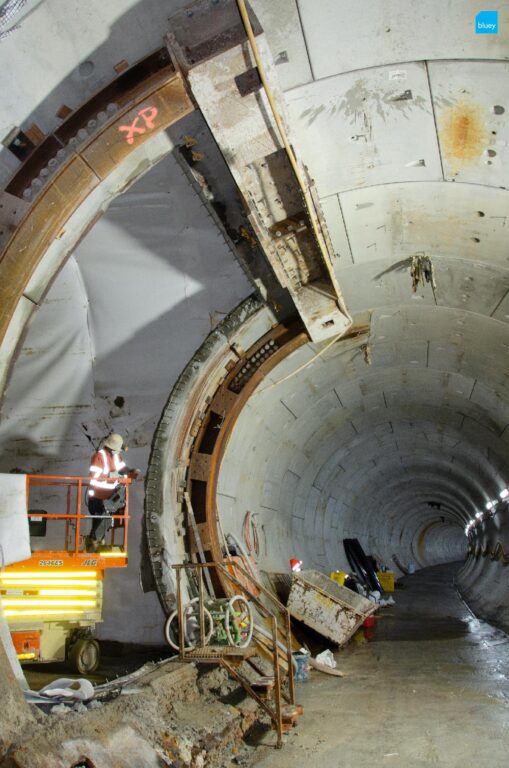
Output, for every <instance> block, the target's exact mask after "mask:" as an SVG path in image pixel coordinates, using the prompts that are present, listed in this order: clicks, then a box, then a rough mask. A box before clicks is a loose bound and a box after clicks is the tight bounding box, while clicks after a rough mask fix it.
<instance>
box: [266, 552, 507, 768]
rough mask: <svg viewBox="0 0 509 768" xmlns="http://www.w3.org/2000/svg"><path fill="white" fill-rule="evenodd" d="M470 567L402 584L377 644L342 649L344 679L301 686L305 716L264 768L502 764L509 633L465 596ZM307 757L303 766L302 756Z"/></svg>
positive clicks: (440, 569) (316, 678)
mask: <svg viewBox="0 0 509 768" xmlns="http://www.w3.org/2000/svg"><path fill="white" fill-rule="evenodd" d="M460 567H461V564H453V565H445V566H436V567H432V568H426V569H424V570H422V571H419V572H418V573H416V574H415V575H412V576H409V577H406V578H404V579H401V580H400V583H401V585H402V587H403V588H402V589H397V590H396V592H395V594H394V597H395V600H396V605H395V606H392V607H390V608H385V609H383V610H381V611H380V612H379V620H378V621H377V626H376V630H375V636H374V639H373V640H372V641H370V642H369V643H367V644H364V645H360V646H359V645H355V644H354V645H350V646H349V647H348V648H347V649H345V650H343V651H340V652H339V653H337V654H336V659H337V662H338V668H339V669H341V670H342V671H344V672H345V674H346V677H344V678H333V677H327V676H325V675H323V674H321V673H319V672H312V673H311V677H310V680H309V682H307V683H301V684H298V696H297V699H298V701H299V702H300V703H302V704H303V705H304V708H305V715H304V717H303V718H302V719H301V721H300V724H299V727H298V728H297V729H295V730H293V731H291V732H290V734H289V735H288V736H287V737H286V743H285V747H284V749H283V750H282V751H281V752H280V753H278V754H277V755H276V754H275V753H274V751H273V749H270V750H269V747H268V744H269V739H267V746H263V745H260V749H259V750H257V757H258V759H257V760H256V761H255V765H256V766H258V767H259V768H272V767H273V766H275V765H277V766H278V768H290V766H291V768H295V766H296V765H319V766H320V768H360V767H361V766H377V767H378V766H387V768H409V766H412V768H421V767H422V768H424V766H444V768H445V767H446V766H447V768H449V767H450V768H459V767H460V766H461V768H473V766H482V767H483V768H498V767H499V766H500V768H502V766H504V768H505V766H507V764H508V759H509V636H508V635H506V634H505V633H504V632H502V631H501V630H498V629H495V628H493V627H491V626H490V625H488V624H486V623H484V622H481V621H478V620H477V619H475V618H474V617H473V615H472V614H471V613H470V611H469V610H468V608H467V607H466V605H465V604H464V603H463V602H462V600H461V599H460V597H459V595H458V593H457V592H456V590H455V587H454V583H453V582H454V576H455V574H456V572H457V571H458V569H459V568H460ZM297 761H298V762H297Z"/></svg>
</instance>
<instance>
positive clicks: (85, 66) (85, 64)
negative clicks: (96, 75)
mask: <svg viewBox="0 0 509 768" xmlns="http://www.w3.org/2000/svg"><path fill="white" fill-rule="evenodd" d="M94 69H95V66H94V62H93V61H82V62H81V64H80V65H79V68H78V72H79V73H80V75H81V77H90V75H91V74H92V72H93V71H94Z"/></svg>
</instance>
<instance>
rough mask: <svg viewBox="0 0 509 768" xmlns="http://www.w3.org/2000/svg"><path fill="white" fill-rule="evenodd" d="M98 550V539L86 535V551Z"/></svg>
mask: <svg viewBox="0 0 509 768" xmlns="http://www.w3.org/2000/svg"><path fill="white" fill-rule="evenodd" d="M96 550H97V539H95V538H94V537H93V536H85V551H86V552H95V551H96Z"/></svg>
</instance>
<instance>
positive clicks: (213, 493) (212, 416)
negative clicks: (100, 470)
mask: <svg viewBox="0 0 509 768" xmlns="http://www.w3.org/2000/svg"><path fill="white" fill-rule="evenodd" d="M308 341H309V337H308V335H307V333H305V331H304V329H303V328H302V326H301V325H300V323H298V324H294V325H292V326H290V327H286V326H284V325H279V326H276V327H275V328H273V329H272V330H271V331H269V332H268V333H267V334H265V335H264V336H263V337H262V338H261V339H259V340H258V341H257V342H256V343H255V344H254V345H253V346H252V347H251V348H250V349H249V350H248V351H247V352H245V353H244V354H243V355H242V357H241V358H240V359H239V360H238V362H237V363H236V365H234V366H233V367H230V370H229V372H228V374H227V376H226V378H225V379H224V381H223V382H222V384H221V385H220V386H219V387H218V389H217V390H216V393H215V394H214V396H213V397H212V399H211V401H210V404H209V406H208V409H207V412H206V414H205V415H204V418H203V420H202V423H201V427H200V430H199V432H198V434H197V437H196V440H195V442H194V444H193V448H192V450H191V455H190V468H189V473H188V477H187V485H188V488H189V492H190V496H191V499H192V503H193V507H194V509H195V514H196V518H197V521H198V522H199V523H206V525H207V527H208V536H206V541H207V542H208V550H209V554H208V557H207V559H210V560H213V561H215V562H221V561H222V559H223V556H222V549H221V541H220V537H219V532H218V528H217V498H216V497H217V483H218V478H219V470H220V467H221V461H222V459H223V456H224V453H225V450H226V447H227V445H228V441H229V439H230V435H231V433H232V431H233V429H234V427H235V424H236V422H237V419H238V417H239V415H240V413H241V412H242V409H243V408H244V406H245V404H246V402H247V400H248V399H249V397H250V396H251V395H252V393H253V392H254V390H255V389H256V387H258V385H259V384H260V383H261V382H262V381H263V380H264V378H265V377H266V376H267V374H268V373H269V372H270V371H271V370H272V369H273V368H274V367H275V366H276V365H278V363H280V362H281V360H283V359H284V358H285V357H286V356H287V355H289V354H290V353H291V352H293V351H294V350H295V349H298V348H299V347H301V346H302V345H303V344H306V343H307V342H308ZM205 452H206V453H205ZM205 455H207V457H208V458H207V459H206V460H204V456H205ZM206 555H207V549H206ZM223 586H224V585H223Z"/></svg>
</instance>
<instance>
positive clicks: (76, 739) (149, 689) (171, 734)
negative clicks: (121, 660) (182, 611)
mask: <svg viewBox="0 0 509 768" xmlns="http://www.w3.org/2000/svg"><path fill="white" fill-rule="evenodd" d="M212 674H214V673H212ZM221 677H222V676H221ZM60 682H61V681H60ZM210 683H211V685H210V689H209V690H213V689H215V688H216V685H217V684H218V685H219V687H220V688H222V687H223V684H226V681H225V680H224V679H221V680H219V678H217V680H215V681H214V680H211V681H210ZM203 689H204V690H205V689H206V686H205V687H204V688H203ZM95 696H96V697H97V698H95V699H94V700H93V701H92V702H91V703H90V704H89V705H88V706H85V704H84V703H83V702H80V703H79V704H78V705H76V703H75V702H74V706H65V704H61V703H60V704H57V705H56V706H54V707H53V710H52V713H51V714H44V713H43V712H41V711H40V710H38V709H35V708H34V709H35V711H36V712H37V718H36V722H35V723H34V724H33V725H30V726H29V727H28V728H26V729H25V733H23V734H22V735H20V736H19V737H17V741H15V742H14V743H13V744H12V746H11V749H10V751H9V756H8V757H7V756H6V759H5V761H4V762H2V766H6V768H14V767H15V768H69V766H71V765H72V766H75V765H85V766H86V765H96V766H101V768H132V766H142V765H143V766H146V767H147V768H152V767H153V768H156V766H157V768H160V767H161V766H175V765H178V766H180V767H181V768H200V767H201V768H220V767H221V768H222V766H224V765H229V764H230V762H231V760H232V758H233V757H234V756H235V755H236V754H238V753H239V751H240V750H241V749H243V742H242V739H243V736H244V734H245V733H246V732H247V731H248V730H249V729H250V728H252V726H253V725H254V723H255V721H256V719H257V715H258V710H257V707H256V706H255V705H254V704H253V702H252V701H250V700H249V701H245V700H241V701H240V702H239V703H237V704H236V706H231V705H230V704H222V703H221V702H220V701H218V700H217V698H215V697H213V696H211V695H209V696H203V695H202V694H201V693H200V690H199V688H198V686H197V669H196V667H195V666H194V665H190V664H180V663H178V662H175V661H168V660H165V661H164V662H161V663H159V664H146V665H144V667H142V669H141V670H138V671H137V672H135V673H132V674H130V675H126V676H125V677H124V678H119V679H117V680H114V681H112V682H110V683H106V684H104V685H101V686H98V687H97V688H96V689H95ZM100 699H102V702H101V701H100ZM92 704H93V705H94V706H92ZM98 707H99V708H98ZM0 757H1V756H0Z"/></svg>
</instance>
